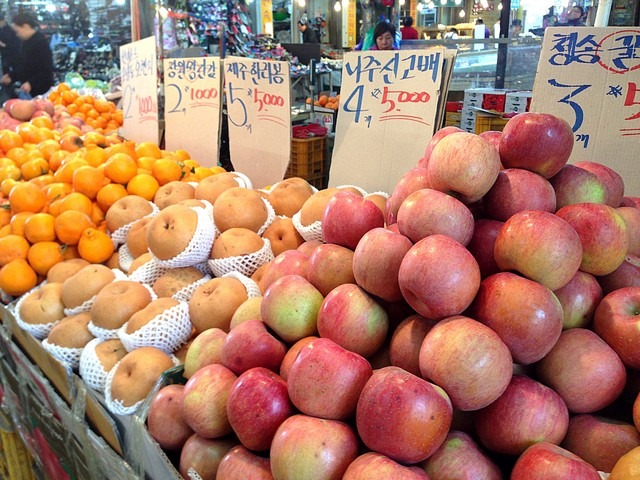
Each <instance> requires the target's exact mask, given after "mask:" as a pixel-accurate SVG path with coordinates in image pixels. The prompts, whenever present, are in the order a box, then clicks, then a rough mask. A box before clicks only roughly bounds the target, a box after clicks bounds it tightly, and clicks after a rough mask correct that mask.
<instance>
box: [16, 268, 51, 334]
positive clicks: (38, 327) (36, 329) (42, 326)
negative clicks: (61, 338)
mask: <svg viewBox="0 0 640 480" xmlns="http://www.w3.org/2000/svg"><path fill="white" fill-rule="evenodd" d="M46 284H47V281H46V280H45V281H43V282H42V283H40V285H36V286H35V287H34V288H32V289H31V290H29V291H28V292H27V293H25V294H24V295H22V296H21V297H20V298H19V299H18V301H17V302H16V304H15V309H14V312H13V316H14V317H15V319H16V323H17V324H18V326H19V327H20V328H21V329H22V330H24V331H25V332H27V333H28V334H30V335H31V336H33V337H34V338H35V339H37V340H42V339H44V338H47V336H48V335H49V332H50V331H51V330H52V329H53V327H55V326H56V325H57V324H58V323H60V321H57V322H51V323H27V322H25V321H24V320H22V317H21V316H20V307H21V306H22V302H24V300H25V299H26V298H27V297H28V296H29V295H31V294H32V293H34V292H36V291H37V290H39V289H40V288H42V287H43V286H44V285H46Z"/></svg>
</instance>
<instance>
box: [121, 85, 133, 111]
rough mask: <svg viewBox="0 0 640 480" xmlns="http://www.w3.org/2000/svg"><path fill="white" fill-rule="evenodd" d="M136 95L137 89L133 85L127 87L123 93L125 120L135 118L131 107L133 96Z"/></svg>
mask: <svg viewBox="0 0 640 480" xmlns="http://www.w3.org/2000/svg"><path fill="white" fill-rule="evenodd" d="M135 93H136V89H135V88H134V87H132V86H131V85H127V86H126V87H125V88H124V91H123V92H122V107H123V108H122V111H123V113H124V118H133V115H132V111H131V105H132V104H133V96H134V95H135Z"/></svg>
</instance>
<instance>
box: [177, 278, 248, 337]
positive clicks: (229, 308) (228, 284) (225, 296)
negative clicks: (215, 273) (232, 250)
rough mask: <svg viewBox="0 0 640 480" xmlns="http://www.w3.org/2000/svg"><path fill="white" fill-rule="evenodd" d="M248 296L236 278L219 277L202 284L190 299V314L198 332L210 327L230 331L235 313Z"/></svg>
mask: <svg viewBox="0 0 640 480" xmlns="http://www.w3.org/2000/svg"><path fill="white" fill-rule="evenodd" d="M247 298H248V295H247V290H246V288H245V286H244V285H243V284H242V282H241V281H240V280H238V279H236V278H231V277H219V278H214V279H212V280H209V281H208V282H206V283H204V284H202V285H200V286H199V287H198V288H197V289H196V290H195V292H193V296H192V297H191V299H190V300H189V316H190V318H191V323H193V326H194V328H195V329H196V332H198V333H200V332H203V331H205V330H207V329H209V328H219V329H221V330H224V331H225V332H228V331H229V325H230V323H231V318H232V317H233V314H234V313H235V311H236V310H237V309H238V307H239V306H240V305H242V303H244V302H245V301H246V300H247Z"/></svg>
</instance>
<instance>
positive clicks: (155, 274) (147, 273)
mask: <svg viewBox="0 0 640 480" xmlns="http://www.w3.org/2000/svg"><path fill="white" fill-rule="evenodd" d="M168 270H169V267H163V266H162V265H160V264H158V262H156V261H155V259H154V258H151V260H149V261H148V262H145V263H143V264H142V265H140V266H139V267H138V268H136V269H135V270H134V271H133V272H131V274H130V275H129V280H132V281H134V282H140V283H142V284H144V285H153V283H154V282H155V281H156V280H157V279H158V278H160V277H161V276H162V275H163V274H164V273H166V272H167V271H168Z"/></svg>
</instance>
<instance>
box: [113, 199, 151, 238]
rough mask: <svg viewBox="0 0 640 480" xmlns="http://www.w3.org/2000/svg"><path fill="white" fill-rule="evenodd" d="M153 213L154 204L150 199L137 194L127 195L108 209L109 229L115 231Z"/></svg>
mask: <svg viewBox="0 0 640 480" xmlns="http://www.w3.org/2000/svg"><path fill="white" fill-rule="evenodd" d="M151 213H153V206H152V205H151V203H150V202H149V201H148V200H146V199H144V198H142V197H139V196H137V195H127V196H126V197H122V198H121V199H120V200H117V201H116V202H115V203H114V204H113V205H111V207H109V210H107V213H106V215H105V221H106V222H107V229H108V230H109V231H110V232H115V231H116V230H118V229H119V228H122V227H124V226H125V225H129V224H130V223H132V222H135V221H136V220H139V219H141V218H143V217H146V216H147V215H150V214H151Z"/></svg>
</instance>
